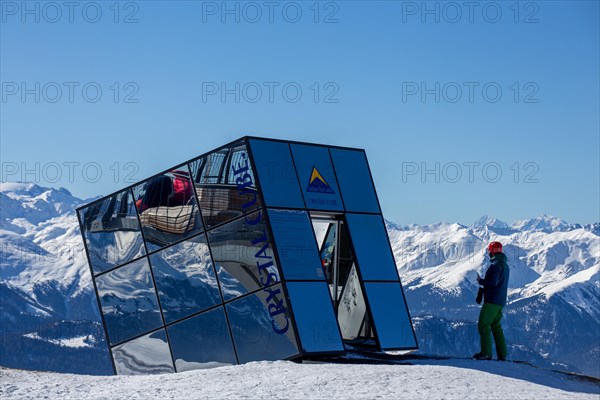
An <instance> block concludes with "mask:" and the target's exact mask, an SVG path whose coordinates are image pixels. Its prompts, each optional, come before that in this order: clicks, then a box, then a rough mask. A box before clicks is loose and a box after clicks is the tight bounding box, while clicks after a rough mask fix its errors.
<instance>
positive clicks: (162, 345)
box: [112, 329, 174, 375]
mask: <svg viewBox="0 0 600 400" xmlns="http://www.w3.org/2000/svg"><path fill="white" fill-rule="evenodd" d="M112 355H113V360H114V362H115V368H116V369H117V374H118V375H138V374H164V373H168V372H174V369H173V361H172V359H171V352H170V351H169V345H168V343H167V335H166V334H165V331H164V329H161V330H159V331H156V332H153V333H150V334H148V335H146V336H142V337H139V338H137V339H134V340H131V341H129V342H127V343H123V344H121V345H119V346H115V347H113V348H112Z"/></svg>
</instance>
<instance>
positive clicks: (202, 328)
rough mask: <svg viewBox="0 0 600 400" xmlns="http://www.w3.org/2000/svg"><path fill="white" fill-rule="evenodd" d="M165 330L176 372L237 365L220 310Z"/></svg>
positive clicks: (221, 308) (225, 322)
mask: <svg viewBox="0 0 600 400" xmlns="http://www.w3.org/2000/svg"><path fill="white" fill-rule="evenodd" d="M167 329H168V330H169V340H170V341H171V349H172V350H173V358H175V366H176V367H177V372H182V371H189V370H192V369H201V368H212V367H219V366H223V365H235V364H237V361H236V359H235V353H234V350H233V344H232V342H231V335H230V334H229V328H228V327H227V321H226V319H225V312H224V311H223V307H219V308H216V309H214V310H210V311H207V312H205V313H203V314H200V315H197V316H194V317H192V318H189V319H186V320H184V321H181V322H178V323H176V324H175V325H172V326H169V327H168V328H167Z"/></svg>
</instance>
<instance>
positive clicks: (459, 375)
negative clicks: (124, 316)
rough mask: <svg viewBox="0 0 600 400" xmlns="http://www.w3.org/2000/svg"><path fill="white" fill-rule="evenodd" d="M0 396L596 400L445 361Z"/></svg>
mask: <svg viewBox="0 0 600 400" xmlns="http://www.w3.org/2000/svg"><path fill="white" fill-rule="evenodd" d="M0 377H1V378H2V379H0V396H1V397H2V398H3V399H13V398H32V399H37V398H61V399H78V400H79V399H146V398H160V399H186V398H193V399H198V398H210V399H267V398H268V399H271V398H290V399H315V398H317V399H366V398H368V399H377V398H379V399H441V398H444V399H477V400H479V399H488V398H489V399H594V400H597V399H598V396H599V395H600V385H599V384H598V383H594V382H589V381H585V380H580V379H579V378H573V377H570V376H567V375H564V374H559V373H556V372H551V371H545V370H538V369H535V368H532V367H529V366H526V365H520V364H512V363H498V362H493V361H491V362H490V361H470V360H445V361H443V363H442V362H440V361H433V362H424V361H420V362H419V363H418V365H356V364H354V365H348V364H296V363H292V362H286V361H277V362H254V363H249V364H245V365H239V366H231V367H221V368H214V369H209V370H195V371H188V372H182V373H179V374H166V375H145V376H112V377H97V376H88V375H70V374H57V373H48V372H30V371H22V370H10V369H4V368H3V369H0Z"/></svg>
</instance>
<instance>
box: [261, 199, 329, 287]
mask: <svg viewBox="0 0 600 400" xmlns="http://www.w3.org/2000/svg"><path fill="white" fill-rule="evenodd" d="M269 221H270V222H271V229H272V230H273V235H274V239H275V243H276V244H277V252H278V253H279V260H280V262H281V267H282V271H283V275H284V276H285V278H286V279H299V280H320V281H323V280H325V274H324V272H323V266H322V264H321V260H320V258H319V252H318V250H317V246H316V242H315V236H314V232H313V228H312V225H311V222H310V218H309V217H308V213H307V212H306V211H296V210H274V209H269Z"/></svg>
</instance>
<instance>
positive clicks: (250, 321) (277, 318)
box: [226, 285, 298, 363]
mask: <svg viewBox="0 0 600 400" xmlns="http://www.w3.org/2000/svg"><path fill="white" fill-rule="evenodd" d="M226 307H227V315H228V316H229V323H230V326H231V331H232V333H233V340H234V342H235V347H236V349H237V354H238V358H239V360H240V363H247V362H250V361H259V360H282V359H286V358H290V357H293V356H295V355H297V354H298V345H297V344H296V337H295V334H294V329H293V327H292V319H291V317H290V315H289V310H288V305H287V302H286V300H285V296H284V294H283V291H282V288H281V285H275V286H271V287H268V288H265V289H263V290H260V291H258V292H256V293H253V294H251V295H248V296H245V297H242V298H241V299H239V300H235V301H233V302H231V303H228V304H227V305H226Z"/></svg>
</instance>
